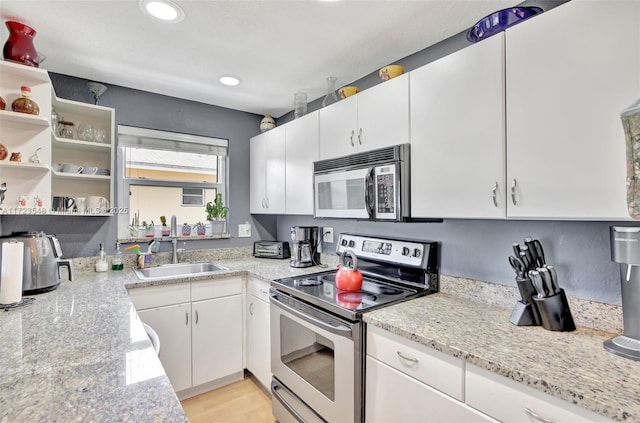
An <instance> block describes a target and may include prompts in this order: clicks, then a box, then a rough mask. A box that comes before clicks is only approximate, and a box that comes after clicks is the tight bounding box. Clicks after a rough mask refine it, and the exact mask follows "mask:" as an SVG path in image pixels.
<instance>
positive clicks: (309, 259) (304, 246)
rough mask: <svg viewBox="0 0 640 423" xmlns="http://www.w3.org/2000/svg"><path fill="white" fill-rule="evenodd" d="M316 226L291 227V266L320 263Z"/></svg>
mask: <svg viewBox="0 0 640 423" xmlns="http://www.w3.org/2000/svg"><path fill="white" fill-rule="evenodd" d="M318 229H319V228H318V227H317V226H292V227H291V261H290V262H289V266H291V267H310V266H314V265H318V264H320V252H319V251H318Z"/></svg>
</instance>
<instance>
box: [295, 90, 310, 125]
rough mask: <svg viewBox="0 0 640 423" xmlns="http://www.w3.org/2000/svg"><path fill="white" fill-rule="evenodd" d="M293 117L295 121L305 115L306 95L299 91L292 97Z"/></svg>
mask: <svg viewBox="0 0 640 423" xmlns="http://www.w3.org/2000/svg"><path fill="white" fill-rule="evenodd" d="M293 107H294V112H293V115H294V117H295V118H296V119H298V118H299V117H302V116H304V115H306V114H307V93H304V92H302V91H299V92H297V93H295V94H294V95H293Z"/></svg>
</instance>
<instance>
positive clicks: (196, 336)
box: [161, 294, 242, 386]
mask: <svg viewBox="0 0 640 423" xmlns="http://www.w3.org/2000/svg"><path fill="white" fill-rule="evenodd" d="M191 315H192V319H193V323H192V326H191V337H192V339H191V348H192V365H193V369H192V373H193V386H198V385H202V384H203V383H207V382H210V381H212V380H216V379H220V378H223V377H225V376H229V375H230V374H233V373H237V372H242V295H239V294H238V295H233V296H229V297H223V298H215V299H211V300H204V301H196V302H194V303H192V304H191ZM161 358H162V354H161Z"/></svg>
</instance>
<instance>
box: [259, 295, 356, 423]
mask: <svg viewBox="0 0 640 423" xmlns="http://www.w3.org/2000/svg"><path fill="white" fill-rule="evenodd" d="M270 307H271V371H272V373H273V376H274V383H275V384H276V385H277V383H278V382H280V383H281V384H282V385H283V386H284V387H285V388H286V390H282V389H281V390H280V391H278V390H277V389H274V390H273V394H274V395H273V403H274V406H273V412H274V415H275V417H276V418H277V419H278V420H279V421H291V419H292V417H293V418H295V419H296V420H299V421H307V419H305V418H301V417H300V416H305V415H307V416H310V415H314V414H317V415H319V416H320V417H321V418H322V419H324V420H326V421H330V422H337V421H354V422H360V421H361V419H362V377H363V374H362V323H360V322H356V323H353V322H348V321H345V320H342V319H339V318H337V317H335V316H332V315H330V314H328V313H326V312H323V311H322V310H319V309H317V308H315V307H312V306H310V305H308V304H306V303H302V302H300V301H299V300H296V299H294V298H292V297H290V296H288V295H286V294H282V293H280V292H278V291H276V290H274V289H272V290H271V306H270ZM282 392H286V393H287V395H282ZM288 398H289V399H288ZM309 408H310V409H309ZM285 410H286V411H287V414H286V415H282V413H283V412H284V411H285ZM278 414H280V415H278ZM349 416H352V418H350V417H349ZM311 421H313V419H311Z"/></svg>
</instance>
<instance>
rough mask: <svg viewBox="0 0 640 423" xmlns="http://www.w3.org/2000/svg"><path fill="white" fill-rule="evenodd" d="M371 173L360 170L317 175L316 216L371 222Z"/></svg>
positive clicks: (314, 177) (315, 184)
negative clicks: (369, 220) (368, 220)
mask: <svg viewBox="0 0 640 423" xmlns="http://www.w3.org/2000/svg"><path fill="white" fill-rule="evenodd" d="M371 173H372V171H371V169H370V168H361V169H353V170H341V171H337V172H328V173H316V174H314V176H313V188H314V206H315V207H314V217H334V218H352V219H372V218H373V205H374V199H373V198H372V194H373V193H372V190H373V184H372V175H371Z"/></svg>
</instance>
